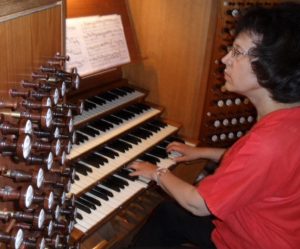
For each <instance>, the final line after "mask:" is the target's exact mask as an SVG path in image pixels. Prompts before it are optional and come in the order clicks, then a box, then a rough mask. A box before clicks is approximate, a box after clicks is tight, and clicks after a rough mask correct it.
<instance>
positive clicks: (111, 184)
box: [101, 179, 121, 192]
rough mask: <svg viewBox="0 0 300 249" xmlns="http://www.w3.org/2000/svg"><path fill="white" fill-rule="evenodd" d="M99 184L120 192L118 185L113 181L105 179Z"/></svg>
mask: <svg viewBox="0 0 300 249" xmlns="http://www.w3.org/2000/svg"><path fill="white" fill-rule="evenodd" d="M101 184H102V185H103V186H105V187H107V188H109V189H112V190H114V191H116V192H120V191H121V190H120V186H117V185H116V184H115V183H113V182H111V181H109V180H107V179H105V180H104V181H102V182H101Z"/></svg>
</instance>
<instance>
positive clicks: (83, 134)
mask: <svg viewBox="0 0 300 249" xmlns="http://www.w3.org/2000/svg"><path fill="white" fill-rule="evenodd" d="M136 106H138V107H142V108H138V111H140V112H135V113H134V112H131V111H126V109H125V110H123V112H121V111H118V112H116V113H113V114H111V115H108V116H106V117H104V118H101V119H97V120H93V122H90V123H88V124H87V125H86V126H84V127H81V128H79V129H78V131H77V137H78V140H79V142H78V144H77V145H74V147H73V149H72V151H71V153H70V154H69V155H68V156H67V159H69V160H70V159H74V158H75V157H77V156H79V155H81V154H82V153H84V152H85V151H88V150H90V149H92V148H94V147H96V146H98V145H99V144H102V143H104V142H106V141H108V140H109V139H112V138H113V137H115V136H118V135H120V134H122V133H123V132H125V131H126V130H128V129H131V128H133V127H135V126H136V125H138V124H141V123H142V122H145V121H146V120H149V119H150V118H152V117H155V116H157V115H158V114H160V113H161V110H160V109H156V108H151V107H148V106H146V105H136ZM131 107H132V106H131ZM127 110H128V109H127ZM124 114H125V115H124Z"/></svg>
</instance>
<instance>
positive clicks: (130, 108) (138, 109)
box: [125, 105, 144, 114]
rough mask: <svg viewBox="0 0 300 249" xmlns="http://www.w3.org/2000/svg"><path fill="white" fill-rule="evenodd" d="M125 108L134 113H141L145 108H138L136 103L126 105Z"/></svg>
mask: <svg viewBox="0 0 300 249" xmlns="http://www.w3.org/2000/svg"><path fill="white" fill-rule="evenodd" d="M125 110H126V111H129V112H132V113H135V114H141V113H143V111H144V110H143V109H141V108H138V107H136V106H134V105H132V106H128V107H126V108H125Z"/></svg>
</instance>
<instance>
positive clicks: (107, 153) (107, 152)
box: [97, 147, 119, 159]
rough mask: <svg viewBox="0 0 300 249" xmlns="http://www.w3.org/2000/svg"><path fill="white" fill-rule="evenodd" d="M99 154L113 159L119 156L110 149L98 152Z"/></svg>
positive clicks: (102, 149)
mask: <svg viewBox="0 0 300 249" xmlns="http://www.w3.org/2000/svg"><path fill="white" fill-rule="evenodd" d="M97 153H99V154H101V155H103V156H107V157H109V158H111V159H115V158H116V157H117V156H119V154H118V153H117V152H115V151H113V150H111V149H109V148H106V147H103V148H101V149H100V150H98V151H97Z"/></svg>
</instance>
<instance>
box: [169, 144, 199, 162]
mask: <svg viewBox="0 0 300 249" xmlns="http://www.w3.org/2000/svg"><path fill="white" fill-rule="evenodd" d="M167 152H168V153H172V152H175V153H176V154H177V156H176V157H172V159H173V160H174V161H175V162H178V163H179V162H186V161H192V160H196V159H199V158H200V155H199V148H197V147H193V146H190V145H186V144H184V143H180V142H172V143H170V144H169V145H168V146H167Z"/></svg>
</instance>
